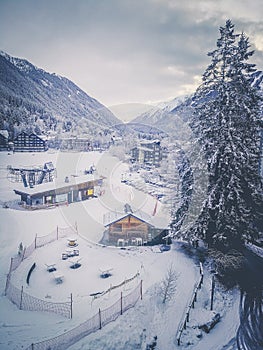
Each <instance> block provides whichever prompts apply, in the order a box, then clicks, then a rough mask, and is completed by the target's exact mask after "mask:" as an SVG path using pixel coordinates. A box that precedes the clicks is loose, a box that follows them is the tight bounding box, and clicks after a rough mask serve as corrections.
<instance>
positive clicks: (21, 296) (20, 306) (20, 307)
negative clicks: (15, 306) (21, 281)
mask: <svg viewBox="0 0 263 350" xmlns="http://www.w3.org/2000/svg"><path fill="white" fill-rule="evenodd" d="M23 289H24V287H23V286H22V287H21V295H20V305H19V309H20V310H22V303H23Z"/></svg>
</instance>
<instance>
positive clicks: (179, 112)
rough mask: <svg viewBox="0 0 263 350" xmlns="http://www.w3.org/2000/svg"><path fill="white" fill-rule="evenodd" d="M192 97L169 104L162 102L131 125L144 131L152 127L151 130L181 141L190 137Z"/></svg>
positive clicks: (174, 100)
mask: <svg viewBox="0 0 263 350" xmlns="http://www.w3.org/2000/svg"><path fill="white" fill-rule="evenodd" d="M191 104H192V98H191V96H183V97H177V98H174V99H173V100H171V101H168V102H162V103H159V104H158V105H156V106H155V107H153V108H152V109H151V110H149V111H147V112H145V113H143V114H141V115H139V116H138V117H137V118H135V119H134V120H132V121H131V123H130V124H131V125H134V126H135V127H136V128H139V126H140V129H142V128H143V127H145V129H146V130H147V127H149V126H150V127H151V129H155V130H159V131H160V132H164V133H167V134H169V135H173V136H175V137H177V138H180V139H185V138H187V137H188V136H189V133H188V131H189V128H188V126H187V120H188V119H189V116H190V114H191Z"/></svg>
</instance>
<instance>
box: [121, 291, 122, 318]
mask: <svg viewBox="0 0 263 350" xmlns="http://www.w3.org/2000/svg"><path fill="white" fill-rule="evenodd" d="M121 315H122V292H121Z"/></svg>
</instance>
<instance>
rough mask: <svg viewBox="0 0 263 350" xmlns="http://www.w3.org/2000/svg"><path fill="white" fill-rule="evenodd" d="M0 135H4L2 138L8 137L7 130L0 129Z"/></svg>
mask: <svg viewBox="0 0 263 350" xmlns="http://www.w3.org/2000/svg"><path fill="white" fill-rule="evenodd" d="M0 135H2V136H4V138H6V139H8V136H9V134H8V131H7V130H0Z"/></svg>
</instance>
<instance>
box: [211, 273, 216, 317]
mask: <svg viewBox="0 0 263 350" xmlns="http://www.w3.org/2000/svg"><path fill="white" fill-rule="evenodd" d="M214 293H215V276H214V275H213V276H212V289H211V305H210V310H211V311H212V310H213V304H214Z"/></svg>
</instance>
